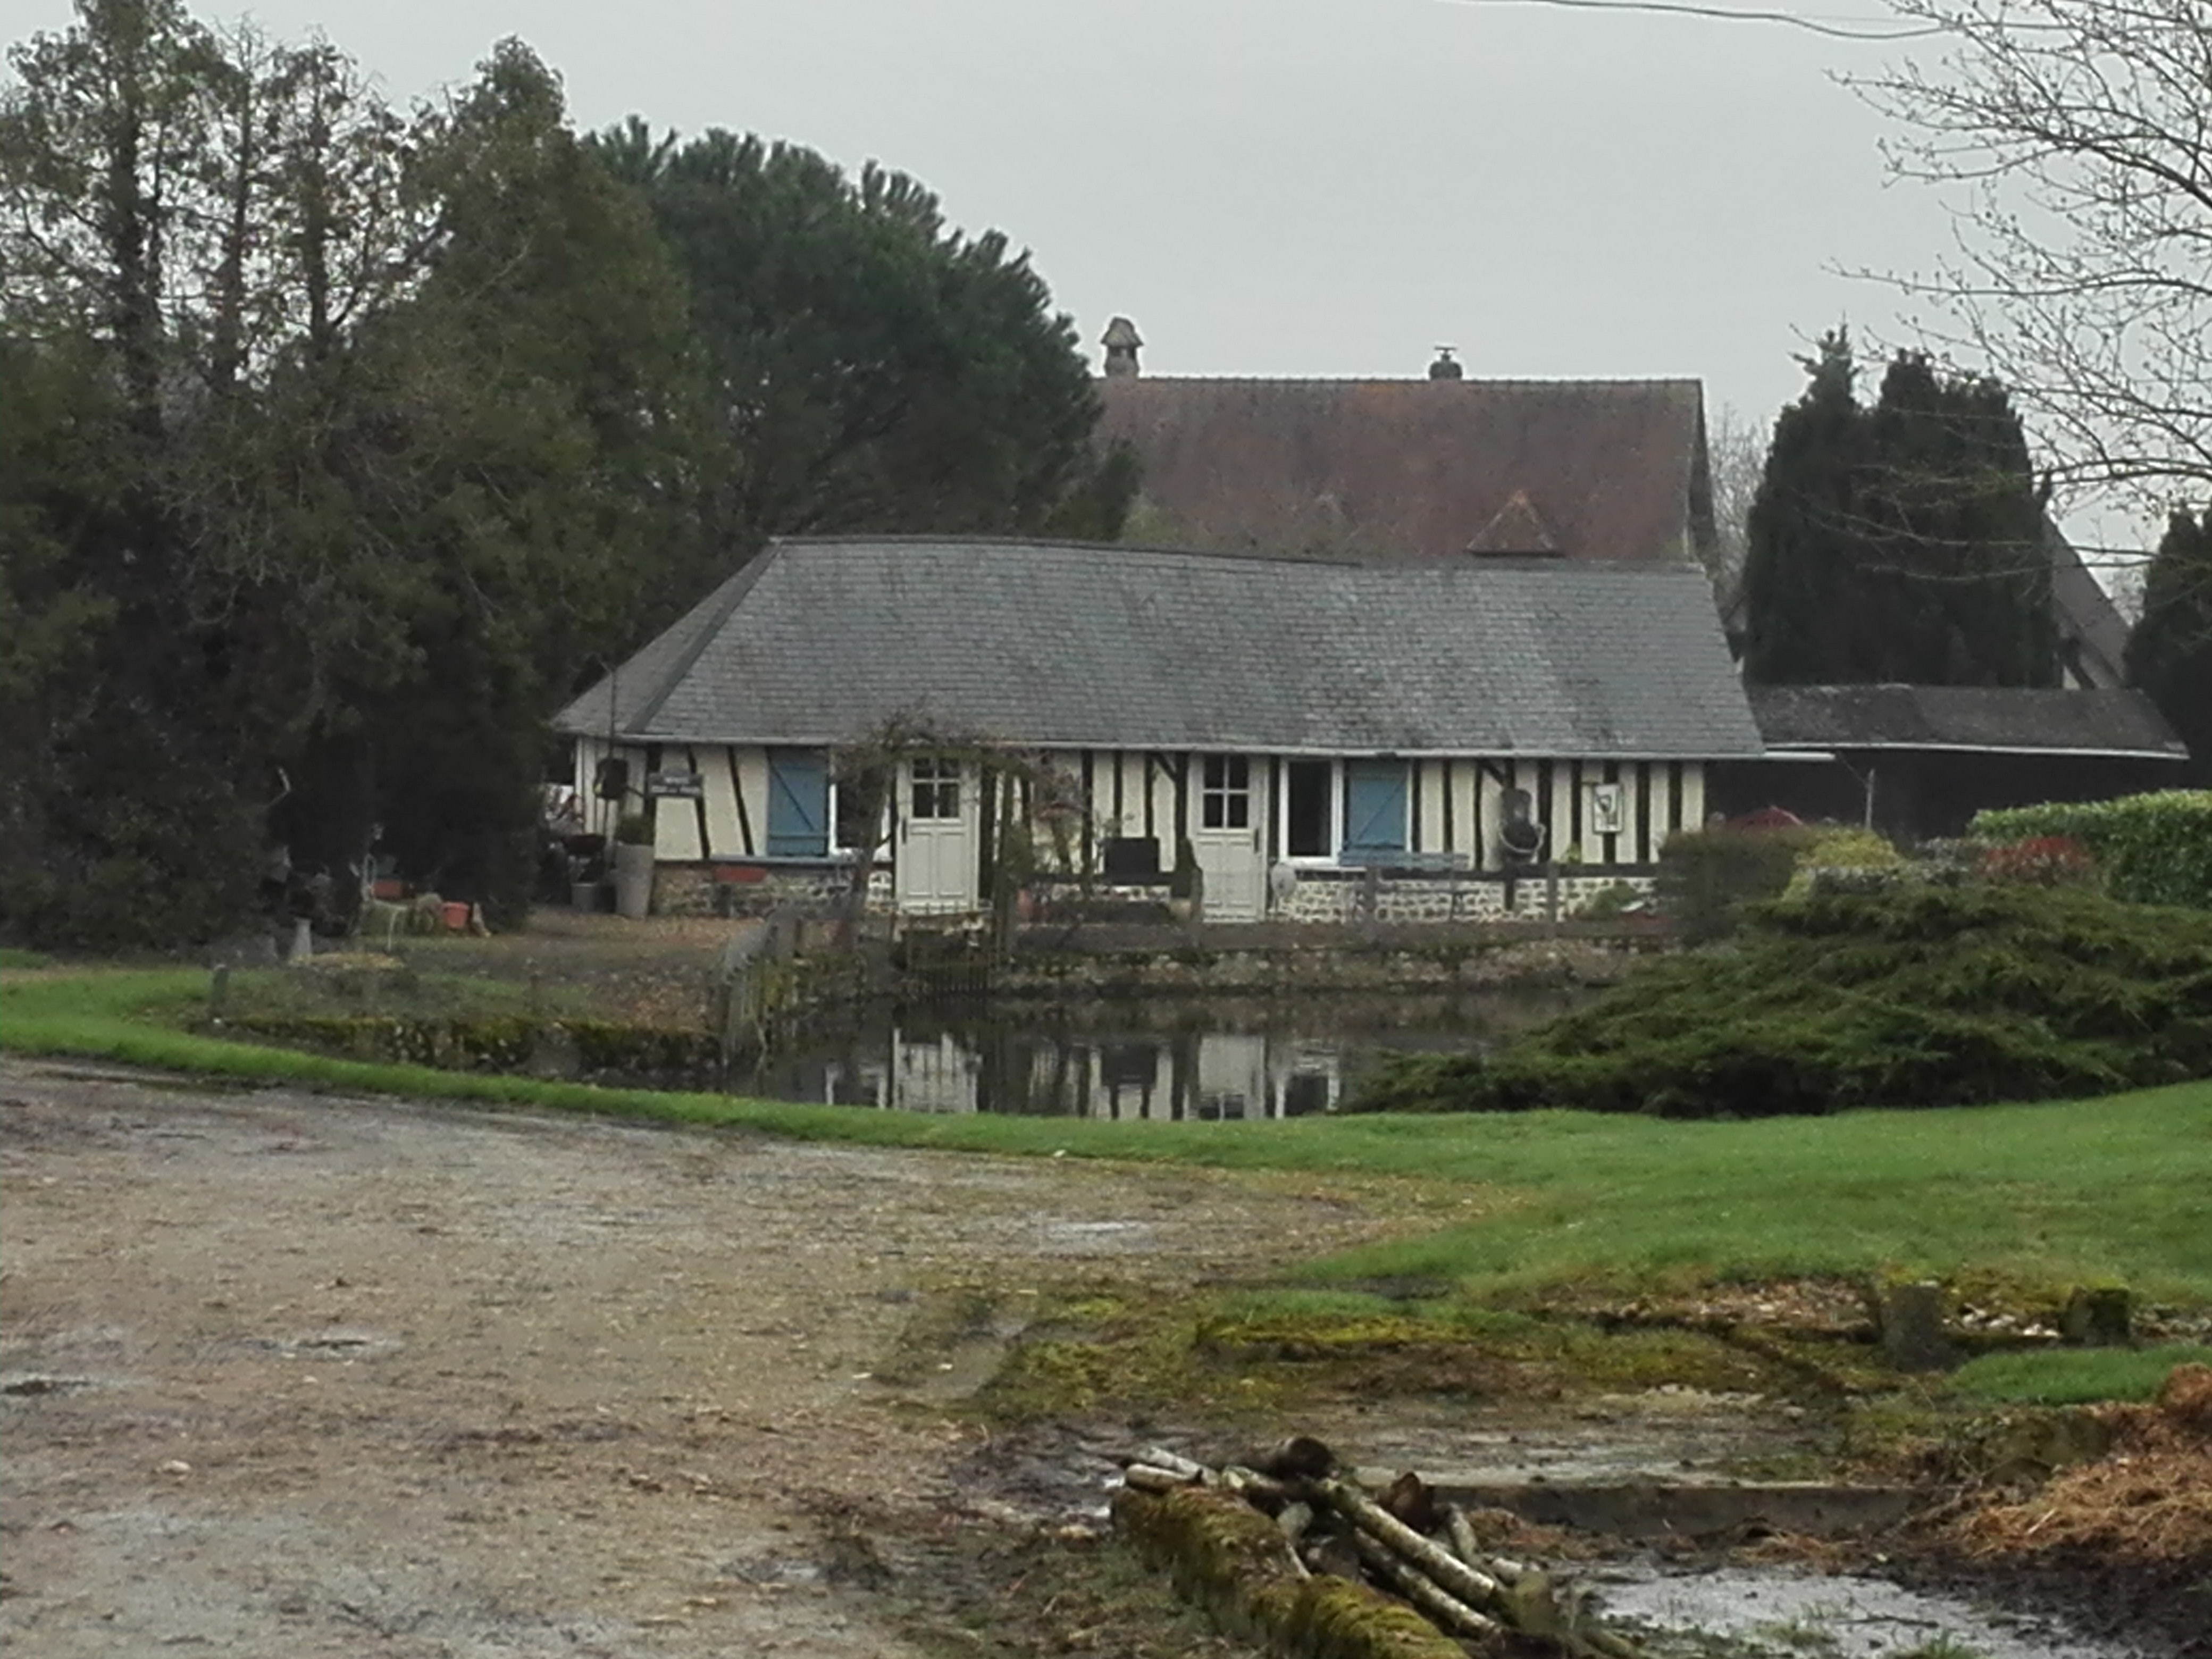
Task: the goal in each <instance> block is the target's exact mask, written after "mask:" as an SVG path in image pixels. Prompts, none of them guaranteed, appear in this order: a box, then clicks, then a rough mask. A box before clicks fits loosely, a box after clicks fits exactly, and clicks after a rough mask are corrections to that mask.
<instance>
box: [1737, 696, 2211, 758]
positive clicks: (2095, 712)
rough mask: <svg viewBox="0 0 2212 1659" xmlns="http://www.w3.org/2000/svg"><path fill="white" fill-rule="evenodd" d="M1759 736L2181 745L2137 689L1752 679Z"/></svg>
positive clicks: (1786, 743) (2035, 747) (1815, 742)
mask: <svg viewBox="0 0 2212 1659" xmlns="http://www.w3.org/2000/svg"><path fill="white" fill-rule="evenodd" d="M1751 706H1752V711H1753V714H1754V715H1756V716H1757V718H1758V720H1759V730H1760V731H1761V732H1763V733H1764V734H1765V738H1766V741H1767V742H1768V743H1769V744H1773V745H1774V746H1775V747H1777V748H1796V749H1992V750H2005V751H2008V752H2046V753H2049V752H2057V753H2064V752H2068V751H2072V752H2075V753H2083V752H2087V753H2095V754H2112V755H2137V754H2139V755H2143V756H2147V757H2151V758H2154V759H2155V758H2159V757H2171V758H2173V759H2177V760H2180V759H2186V758H2187V757H2188V751H2187V750H2185V748H2184V747H2183V746H2182V744H2181V741H2180V739H2179V738H2176V737H2175V736H2174V735H2173V732H2172V728H2171V727H2170V726H2167V725H2166V720H2165V719H2164V718H2163V717H2162V716H2161V715H2160V714H2159V712H2158V709H2157V707H2156V706H2155V705H2154V703H2153V702H2151V700H2150V699H2149V698H2148V697H2147V696H2144V695H2143V694H2142V692H2140V691H2129V690H2021V689H2015V688H2011V687H2001V686H1980V685H1761V686H1754V687H1753V688H1752V690H1751Z"/></svg>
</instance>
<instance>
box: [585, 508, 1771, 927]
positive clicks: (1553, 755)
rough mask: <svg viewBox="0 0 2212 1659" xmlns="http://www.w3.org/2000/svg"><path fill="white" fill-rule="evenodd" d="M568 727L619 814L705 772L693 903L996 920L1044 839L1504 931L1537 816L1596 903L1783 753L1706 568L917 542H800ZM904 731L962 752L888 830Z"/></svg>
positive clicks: (676, 871) (1275, 902)
mask: <svg viewBox="0 0 2212 1659" xmlns="http://www.w3.org/2000/svg"><path fill="white" fill-rule="evenodd" d="M557 724H558V728H559V729H560V730H561V731H562V732H567V733H568V734H569V735H570V736H571V737H572V738H574V740H575V753H576V774H575V775H576V778H577V781H578V783H579V785H580V787H584V788H586V789H587V790H588V789H590V787H592V784H593V782H594V781H596V780H597V779H598V778H599V777H600V776H601V775H602V763H603V762H606V761H614V762H618V763H621V766H622V769H623V774H624V780H625V787H627V788H628V789H629V790H630V791H631V793H632V795H633V796H635V798H626V799H623V800H620V801H616V800H601V801H599V803H598V804H597V806H596V808H595V810H596V811H598V812H599V814H600V816H601V817H602V818H603V819H611V816H612V815H613V813H614V812H616V811H618V810H623V808H626V807H627V808H635V806H636V805H640V804H641V801H642V800H643V799H645V797H644V796H643V793H642V792H643V791H644V790H645V789H646V788H647V781H649V780H652V779H654V778H656V777H658V778H661V779H663V780H669V779H680V780H683V781H684V782H683V783H682V785H681V788H680V793H668V794H666V795H664V796H662V797H661V798H659V799H653V800H652V801H651V802H650V805H651V810H652V811H653V815H654V840H655V846H656V849H657V852H658V855H659V863H660V867H661V882H660V891H661V897H660V901H659V902H660V903H661V905H662V908H702V907H704V906H705V905H707V904H708V903H709V902H712V896H713V893H714V890H715V889H716V888H717V887H720V888H722V889H725V890H743V896H742V899H741V900H740V901H739V902H744V903H745V904H747V905H749V906H750V905H754V904H760V903H765V902H769V900H770V899H772V898H774V897H781V896H793V895H797V896H811V897H823V896H829V895H831V894H835V893H840V892H843V891H845V890H848V887H849V886H850V885H851V884H852V872H853V870H854V864H855V862H856V861H860V862H865V863H866V864H868V865H869V866H872V871H873V878H872V885H873V892H874V896H875V898H876V901H877V902H878V903H880V904H884V905H887V906H890V907H892V908H896V909H899V910H902V911H907V912H932V911H961V910H967V909H972V908H976V907H977V906H978V905H979V904H980V903H981V902H984V900H985V898H986V896H987V892H988V889H989V872H990V871H991V870H992V869H993V868H994V866H995V862H996V860H997V859H998V856H999V851H1000V848H1001V847H1003V845H1004V844H1005V837H1006V836H1008V835H1009V834H1011V833H1012V832H1013V830H1014V829H1015V828H1016V827H1017V826H1018V827H1020V828H1022V829H1024V831H1025V832H1026V833H1028V834H1030V836H1031V838H1032V840H1033V842H1037V843H1038V844H1040V845H1041V844H1042V842H1043V841H1045V840H1049V841H1051V842H1052V843H1053V846H1054V857H1055V859H1056V858H1057V857H1059V856H1060V853H1061V851H1062V849H1064V850H1065V854H1066V860H1067V863H1068V866H1069V867H1070V868H1071V869H1072V870H1073V871H1076V872H1084V873H1087V874H1091V875H1093V876H1096V877H1097V878H1102V879H1106V880H1109V881H1116V880H1125V881H1132V882H1139V881H1142V880H1143V879H1145V878H1146V877H1148V876H1150V875H1152V874H1153V873H1154V872H1157V871H1158V870H1159V869H1161V868H1164V867H1166V866H1171V865H1172V864H1173V863H1174V862H1175V860H1176V857H1177V854H1178V852H1179V850H1180V849H1181V848H1183V847H1185V846H1186V845H1187V846H1188V848H1190V851H1191V854H1192V856H1194V859H1195V860H1196V862H1197V864H1198V865H1199V866H1200V867H1201V868H1202V869H1203V870H1204V872H1205V893H1206V911H1207V915H1209V917H1210V918H1212V919H1213V920H1217V921H1236V920H1256V919H1258V918H1260V917H1261V916H1265V915H1273V916H1282V917H1289V918H1292V919H1312V920H1324V919H1335V918H1338V917H1341V916H1343V915H1348V914H1354V913H1357V914H1364V915H1385V916H1395V917H1400V918H1406V919H1413V918H1422V917H1430V916H1439V915H1454V914H1456V915H1483V914H1492V913H1495V912H1497V911H1498V910H1499V909H1501V908H1504V906H1505V905H1506V903H1507V902H1508V901H1507V887H1508V884H1507V883H1506V881H1505V880H1504V878H1505V877H1506V876H1507V875H1508V874H1509V873H1514V872H1518V871H1519V870H1520V868H1521V866H1516V865H1515V864H1514V863H1513V861H1512V860H1510V859H1509V857H1508V855H1507V852H1506V845H1505V843H1506V838H1507V834H1508V829H1509V826H1510V825H1514V824H1526V825H1528V827H1529V829H1531V830H1533V833H1534V836H1535V837H1536V838H1537V841H1538V842H1539V843H1540V844H1541V849H1542V851H1543V852H1545V853H1546V854H1549V855H1551V856H1554V857H1556V858H1559V859H1560V860H1565V862H1566V864H1567V866H1568V868H1569V872H1570V876H1571V880H1570V884H1569V896H1570V898H1572V897H1573V896H1576V895H1577V893H1578V892H1580V891H1581V890H1584V889H1586V888H1589V887H1593V886H1601V885H1605V884H1608V883H1610V882H1611V881H1612V880H1613V879H1616V878H1623V877H1631V878H1632V877H1638V876H1641V875H1644V874H1645V873H1648V872H1649V870H1650V866H1651V863H1652V861H1653V860H1655V859H1656V855H1657V850H1658V848H1659V845H1660V843H1661V842H1662V841H1663V840H1664V839H1665V837H1666V836H1667V835H1668V833H1670V832H1671V831H1672V830H1674V829H1678V828H1680V827H1682V826H1684V825H1695V824H1698V823H1701V822H1702V821H1703V819H1704V817H1705V812H1706V810H1707V803H1706V791H1705V780H1706V769H1707V768H1708V767H1709V766H1710V765H1711V764H1713V763H1717V762H1720V761H1724V760H1730V759H1745V758H1749V757H1755V756H1757V755H1759V753H1761V752H1762V751H1761V748H1760V744H1759V734H1758V731H1757V728H1756V727H1755V726H1754V725H1753V721H1752V718H1751V714H1750V711H1749V708H1748V707H1747V704H1746V703H1745V701H1744V696H1743V692H1742V690H1741V686H1740V684H1738V683H1737V681H1736V678H1735V674H1734V672H1733V671H1732V667H1731V665H1730V664H1729V658H1728V653H1727V648H1726V645H1725V642H1724V641H1723V639H1722V636H1721V632H1720V627H1719V623H1718V620H1717V617H1716V616H1715V614H1714V611H1713V606H1712V601H1711V590H1710V588H1709V587H1708V586H1707V585H1706V583H1705V578H1704V576H1703V575H1702V574H1701V573H1700V572H1699V571H1698V570H1696V569H1695V568H1692V567H1689V566H1686V565H1678V564H1674V563H1667V562H1654V563H1650V564H1647V565H1642V566H1638V565H1635V564H1601V563H1596V562H1569V561H1566V560H1564V559H1558V558H1547V559H1516V558H1510V557H1504V556H1499V557H1492V558H1484V559H1466V560H1456V561H1449V562H1433V563H1425V564H1413V565H1409V564H1402V563H1399V564H1389V565H1369V564H1364V563H1361V562H1341V561H1335V560H1327V559H1320V558H1304V559H1288V558H1261V557H1258V556H1252V555H1234V556H1225V555H1221V554H1212V553H1204V552H1190V551H1183V550H1159V549H1149V548H1137V547H1130V546H1127V545H1126V544H1071V543H1016V542H992V541H977V540H964V539H929V538H912V539H907V538H842V539H825V540H819V541H804V540H791V541H783V542H779V543H776V544H773V545H772V546H771V547H770V548H769V550H768V551H767V552H766V553H764V554H763V555H762V556H760V557H759V558H757V559H756V560H754V561H753V562H751V563H750V564H748V565H747V566H746V567H745V568H744V569H742V570H740V571H739V572H738V574H736V575H734V576H732V577H731V578H730V579H729V580H727V581H726V582H725V583H723V584H722V586H720V588H718V589H717V590H716V591H715V592H714V593H713V594H711V595H709V596H708V599H705V600H704V601H702V603H701V604H700V605H698V606H696V608H695V609H694V610H693V611H691V613H690V615H689V616H687V617H684V619H683V620H682V621H681V622H679V623H677V624H676V625H675V626H674V627H673V628H671V629H669V630H667V632H665V634H663V635H661V636H660V637H659V639H657V640H655V641H653V642H652V643H651V644H649V645H648V646H647V647H645V649H644V650H643V651H641V652H640V653H638V654H637V655H636V656H635V657H634V658H632V659H630V660H629V661H628V662H626V663H624V664H623V665H622V666H621V668H620V669H619V670H618V671H617V672H616V673H615V674H613V675H612V676H611V677H610V678H608V679H607V680H606V681H604V682H602V683H601V684H599V685H598V686H596V687H594V688H592V690H590V691H588V692H586V694H585V695H584V696H581V697H580V698H578V699H577V700H576V701H575V702H574V703H573V704H572V705H571V706H570V707H569V708H568V709H567V710H565V711H564V712H563V713H562V715H561V716H560V719H559V720H558V722H557ZM894 727H896V728H898V729H900V730H903V731H905V732H909V733H912V732H921V733H924V734H927V735H928V736H929V737H930V739H931V740H929V741H925V742H922V743H921V744H913V745H910V746H909V747H908V749H907V750H902V751H901V752H900V753H899V755H898V757H897V760H896V764H897V766H898V770H899V775H898V776H897V778H896V787H893V788H892V790H891V791H890V795H891V801H890V809H889V816H888V820H887V821H886V822H884V823H881V824H873V823H853V822H851V821H850V815H849V813H848V812H845V811H842V810H841V808H842V805H843V803H842V802H841V799H840V793H841V792H840V790H839V787H838V775H839V772H840V770H841V760H842V758H844V757H847V756H848V755H849V753H850V751H852V750H854V748H855V746H860V747H866V746H868V745H870V744H872V742H873V741H874V739H875V737H876V734H878V733H881V732H885V731H887V730H889V729H891V728H894ZM1000 754H1003V755H1007V756H1010V757H1011V756H1013V755H1016V754H1018V755H1019V756H1020V757H1022V758H1021V763H1020V765H1019V766H1018V767H1016V766H1014V765H1012V764H1008V765H998V764H995V763H994V761H993V759H992V757H993V756H994V755H1000Z"/></svg>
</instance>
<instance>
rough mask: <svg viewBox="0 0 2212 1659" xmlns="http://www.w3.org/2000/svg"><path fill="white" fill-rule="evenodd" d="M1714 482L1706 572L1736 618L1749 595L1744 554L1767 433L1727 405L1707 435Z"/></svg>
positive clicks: (1722, 603)
mask: <svg viewBox="0 0 2212 1659" xmlns="http://www.w3.org/2000/svg"><path fill="white" fill-rule="evenodd" d="M1705 453H1706V465H1707V466H1708V468H1709V469H1710V471H1711V475H1712V481H1713V550H1712V556H1711V558H1710V559H1708V560H1707V561H1706V568H1705V574H1707V575H1708V576H1710V577H1711V578H1712V583H1713V597H1714V599H1717V601H1718V602H1719V605H1720V607H1721V615H1722V616H1723V617H1731V618H1732V617H1734V615H1735V611H1736V607H1737V605H1738V603H1739V602H1740V600H1741V598H1742V594H1743V562H1744V556H1745V555H1746V554H1747V552H1748V551H1749V550H1750V548H1751V504H1752V502H1753V501H1755V500H1757V499H1758V496H1759V479H1760V478H1761V477H1763V476H1764V475H1765V471H1766V433H1765V428H1763V427H1762V426H1761V425H1760V424H1759V422H1757V421H1754V420H1752V419H1749V418H1747V416H1745V415H1744V413H1743V411H1742V410H1740V409H1738V408H1737V407H1736V406H1735V404H1722V405H1721V410H1720V412H1719V413H1718V414H1717V415H1716V416H1714V417H1713V419H1712V422H1711V425H1710V426H1709V427H1708V428H1707V429H1706V432H1705Z"/></svg>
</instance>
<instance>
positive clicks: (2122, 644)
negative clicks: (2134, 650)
mask: <svg viewBox="0 0 2212 1659" xmlns="http://www.w3.org/2000/svg"><path fill="white" fill-rule="evenodd" d="M2043 538H2044V544H2045V546H2046V547H2048V548H2049V550H2050V552H2051V609H2052V610H2054V611H2056V612H2057V617H2058V635H2059V639H2060V641H2061V642H2062V647H2063V651H2064V653H2065V656H2066V659H2067V665H2068V666H2069V668H2071V669H2072V670H2073V671H2074V672H2075V674H2076V675H2077V676H2079V677H2080V678H2081V681H2082V682H2083V683H2084V684H2087V685H2092V686H2117V685H2120V684H2124V683H2125V681H2126V678H2127V671H2126V661H2127V654H2128V624H2127V622H2126V619H2125V618H2124V617H2122V616H2121V615H2120V611H2119V607H2118V605H2114V604H2113V603H2112V595H2111V594H2109V593H2107V592H2105V585H2104V584H2103V583H2102V582H2100V581H2099V580H2097V578H2096V574H2095V573H2094V572H2093V571H2092V570H2091V569H2090V568H2089V567H2088V566H2087V564H2086V563H2084V562H2082V558H2081V554H2080V553H2078V552H2076V551H2075V548H2074V544H2073V543H2071V542H2069V541H2068V540H2067V539H2066V538H2065V536H2064V535H2063V534H2062V533H2061V532H2060V531H2059V528H2058V526H2057V525H2055V524H2053V523H2051V520H2049V519H2047V518H2046V519H2045V520H2044V521H2043Z"/></svg>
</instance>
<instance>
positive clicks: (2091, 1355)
mask: <svg viewBox="0 0 2212 1659" xmlns="http://www.w3.org/2000/svg"><path fill="white" fill-rule="evenodd" d="M2177 1365H2212V1348H2207V1347H2195V1346H2187V1345H2177V1346H2170V1347H2160V1348H2067V1349H2061V1350H2058V1351H2056V1352H2050V1351H2045V1352H2033V1353H1993V1354H1984V1356H1983V1357H1982V1358H1979V1359H1975V1360H1970V1361H1968V1362H1967V1363H1966V1364H1964V1365H1962V1366H1960V1368H1959V1370H1957V1371H1956V1372H1955V1373H1954V1375H1953V1376H1952V1378H1951V1382H1952V1385H1953V1386H1954V1388H1956V1389H1958V1390H1959V1392H1960V1393H1961V1394H1963V1395H1967V1396H1968V1397H1969V1398H1972V1399H1975V1400H1987V1401H2001V1402H2007V1403H2015V1404H2019V1405H2033V1406H2077V1405H2086V1404H2088V1403H2090V1402H2091V1401H2101V1400H2136V1401H2140V1400H2148V1399H2151V1398H2153V1397H2154V1396H2155V1395H2157V1393H2158V1391H2159V1389H2161V1388H2163V1387H2164V1386H2165V1384H2166V1377H2167V1376H2168V1375H2170V1374H2171V1373H2172V1370H2173V1368H2174V1367H2175V1366H2177Z"/></svg>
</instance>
